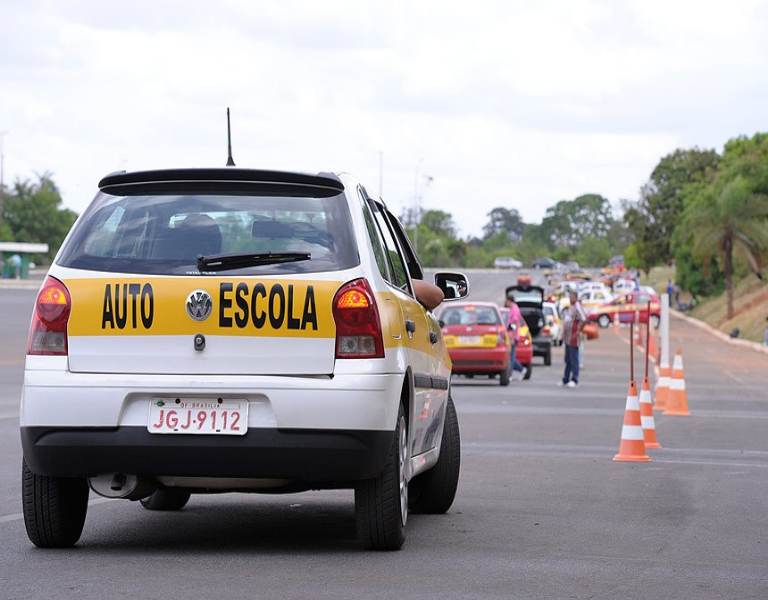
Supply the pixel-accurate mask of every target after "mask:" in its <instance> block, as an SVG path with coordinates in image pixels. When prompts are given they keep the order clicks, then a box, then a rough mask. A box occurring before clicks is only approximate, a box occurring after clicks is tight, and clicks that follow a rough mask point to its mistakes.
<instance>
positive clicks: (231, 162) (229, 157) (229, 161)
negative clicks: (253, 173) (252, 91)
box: [227, 107, 236, 167]
mask: <svg viewBox="0 0 768 600" xmlns="http://www.w3.org/2000/svg"><path fill="white" fill-rule="evenodd" d="M227 166H228V167H234V166H236V165H235V161H234V160H232V131H231V130H230V128H229V107H227Z"/></svg>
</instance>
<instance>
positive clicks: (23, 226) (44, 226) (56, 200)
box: [3, 173, 77, 260]
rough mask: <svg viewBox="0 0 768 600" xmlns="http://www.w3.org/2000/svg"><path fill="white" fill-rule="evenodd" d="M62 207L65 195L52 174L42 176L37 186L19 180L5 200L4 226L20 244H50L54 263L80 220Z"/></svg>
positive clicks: (36, 183) (49, 255) (50, 254)
mask: <svg viewBox="0 0 768 600" xmlns="http://www.w3.org/2000/svg"><path fill="white" fill-rule="evenodd" d="M61 204H62V201H61V194H60V193H59V189H58V188H57V187H56V184H55V183H54V182H53V179H51V175H50V174H49V173H45V174H44V175H39V176H38V181H37V182H35V183H31V182H29V181H18V180H17V181H16V182H15V184H14V186H13V190H12V192H11V194H9V195H6V197H5V205H4V207H3V208H4V212H5V215H4V217H5V218H4V222H7V224H8V226H9V228H10V230H11V231H12V232H13V237H14V239H15V240H16V241H18V242H41V243H45V244H48V248H49V250H48V256H47V258H48V259H49V260H50V259H51V258H52V257H53V256H54V255H55V254H56V252H58V249H59V246H61V243H62V242H63V241H64V238H65V237H66V235H67V233H68V232H69V230H70V228H71V227H72V224H73V223H74V222H75V219H76V218H77V214H76V213H74V212H73V211H71V210H69V209H65V208H62V206H61Z"/></svg>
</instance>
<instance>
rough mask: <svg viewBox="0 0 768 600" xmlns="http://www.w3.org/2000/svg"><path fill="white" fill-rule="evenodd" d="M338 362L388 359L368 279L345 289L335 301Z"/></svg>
mask: <svg viewBox="0 0 768 600" xmlns="http://www.w3.org/2000/svg"><path fill="white" fill-rule="evenodd" d="M333 318H334V320H335V321H336V358H384V339H383V336H382V333H381V319H379V310H378V308H377V307H376V300H375V299H374V297H373V291H372V290H371V286H370V284H369V283H368V280H367V279H355V280H354V281H350V282H349V283H347V284H345V285H344V286H342V287H341V288H340V289H339V291H338V292H336V295H335V296H334V298H333Z"/></svg>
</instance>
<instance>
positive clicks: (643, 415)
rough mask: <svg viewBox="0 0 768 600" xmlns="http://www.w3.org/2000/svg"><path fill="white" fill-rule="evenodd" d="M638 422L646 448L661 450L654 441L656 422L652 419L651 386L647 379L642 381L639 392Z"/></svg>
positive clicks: (659, 445)
mask: <svg viewBox="0 0 768 600" xmlns="http://www.w3.org/2000/svg"><path fill="white" fill-rule="evenodd" d="M640 422H641V423H642V425H643V438H644V439H645V447H646V448H653V449H656V448H661V444H659V442H658V441H657V440H656V421H655V420H654V418H653V405H652V404H651V386H650V384H649V383H648V377H646V378H645V379H643V387H642V389H641V390H640Z"/></svg>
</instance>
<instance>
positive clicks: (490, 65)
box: [0, 0, 768, 235]
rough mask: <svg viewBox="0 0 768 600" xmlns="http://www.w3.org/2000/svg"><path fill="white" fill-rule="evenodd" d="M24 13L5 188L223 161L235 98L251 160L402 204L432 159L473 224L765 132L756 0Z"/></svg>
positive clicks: (12, 81) (236, 130) (448, 205)
mask: <svg viewBox="0 0 768 600" xmlns="http://www.w3.org/2000/svg"><path fill="white" fill-rule="evenodd" d="M3 22H4V30H5V31H6V32H7V35H4V36H3V37H2V39H0V81H2V82H3V87H2V91H0V131H7V132H8V133H7V134H6V135H5V136H4V155H5V180H6V183H7V184H8V183H11V182H12V181H13V180H14V179H16V178H20V179H29V178H32V177H34V174H35V173H42V172H46V171H48V172H52V173H53V176H54V181H56V183H57V184H58V185H59V187H60V188H61V190H62V194H63V197H64V202H65V205H67V206H68V207H70V208H72V209H73V210H76V211H78V212H80V211H82V210H83V209H84V208H85V206H86V205H87V203H88V201H89V200H90V198H91V197H92V196H93V193H94V190H95V187H96V183H97V182H98V180H99V179H100V178H101V177H102V176H103V175H104V174H106V173H107V172H110V171H112V170H115V169H118V168H119V169H123V168H125V169H143V168H160V167H171V166H211V165H223V164H224V161H225V159H226V154H225V152H226V137H225V131H226V130H225V109H226V107H227V106H229V107H231V108H232V117H233V153H234V158H235V161H236V162H237V164H238V165H239V166H246V167H254V168H262V167H263V168H278V169H298V170H310V171H312V170H343V171H348V172H352V173H355V174H357V175H359V176H360V177H362V178H364V179H365V181H366V183H367V186H368V188H369V189H370V191H372V192H378V189H379V186H380V184H381V185H383V191H384V196H385V199H386V200H387V201H388V202H389V203H390V204H391V205H392V206H393V209H394V212H396V213H399V212H400V210H401V209H402V207H403V206H405V205H407V204H410V203H412V202H413V197H414V183H415V181H414V180H415V179H418V178H417V176H416V175H417V173H416V169H417V165H419V162H420V161H421V160H422V159H423V162H421V164H420V167H419V173H420V175H421V176H423V175H430V176H432V177H434V181H433V183H432V185H431V186H430V187H429V189H427V190H426V191H425V193H424V197H423V202H422V204H423V206H424V207H425V208H439V209H441V210H445V211H447V212H450V213H451V214H452V215H453V216H454V219H455V221H456V222H457V223H458V224H459V226H460V228H461V230H462V233H463V234H465V235H467V234H480V233H481V231H482V226H483V225H484V224H485V221H486V215H487V213H488V212H490V210H491V209H493V208H494V207H496V206H507V207H514V208H517V209H518V210H519V211H520V212H521V214H522V215H523V217H524V219H526V220H527V221H529V222H535V221H539V220H540V219H541V218H542V217H543V215H544V212H545V210H546V208H547V207H549V206H552V205H554V204H555V203H556V202H558V201H559V200H564V199H573V198H575V197H577V196H579V195H581V194H584V193H598V194H602V195H603V196H605V197H607V198H608V199H609V200H610V201H611V202H613V203H614V204H617V203H618V201H619V200H620V199H622V198H635V197H636V196H637V191H638V190H639V188H640V186H641V185H642V184H643V183H644V182H645V181H646V180H647V178H648V176H649V175H650V172H651V170H652V169H653V167H654V166H655V165H656V164H657V163H658V161H659V160H660V159H661V158H662V157H663V156H664V155H666V154H668V153H670V152H672V151H674V150H675V149H676V148H688V147H693V146H698V147H701V148H715V149H717V150H720V149H721V148H722V145H723V144H724V143H725V142H726V141H727V140H728V139H729V138H731V137H735V136H737V135H753V134H754V133H756V132H757V131H760V130H761V129H762V130H764V129H765V126H764V120H763V118H762V116H763V113H764V106H765V104H766V96H767V95H768V83H767V82H766V81H765V80H764V78H763V77H762V74H763V73H764V72H765V70H766V60H767V59H768V35H766V34H768V31H766V29H767V28H768V10H766V8H765V7H764V3H761V2H759V1H757V0H730V1H729V2H728V3H724V2H720V1H716V2H715V1H712V2H693V1H682V0H666V1H663V2H662V1H657V0H652V1H648V0H637V1H635V0H623V1H621V2H602V1H599V0H591V1H590V0H549V1H545V2H540V3H530V2H525V1H522V0H513V1H502V0H499V1H496V2H490V1H488V2H476V3H474V4H473V5H472V6H471V7H467V6H465V5H461V6H453V5H450V4H448V5H446V4H445V3H444V2H437V1H436V0H424V1H420V2H406V1H402V0H399V1H396V2H391V3H384V4H382V3H369V2H359V1H355V0H347V1H340V0H329V1H328V2H324V3H318V2H314V1H310V0H305V1H289V0H274V1H261V0H260V1H255V2H245V1H234V0H232V1H223V2H219V3H217V5H216V7H215V8H214V7H211V6H208V5H202V4H196V3H189V2H169V1H159V2H158V1H155V2H149V1H147V0H139V1H137V2H133V3H131V5H130V6H128V5H126V6H121V7H119V8H118V7H116V6H113V5H111V4H110V3H103V2H97V1H96V0H80V1H70V2H67V3H59V2H53V1H47V2H41V1H38V2H27V1H14V0H3ZM31 31H34V33H35V34H34V35H30V32H31ZM380 159H383V165H384V169H383V173H382V172H380V169H379V166H380ZM382 175H383V179H381V176H382Z"/></svg>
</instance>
